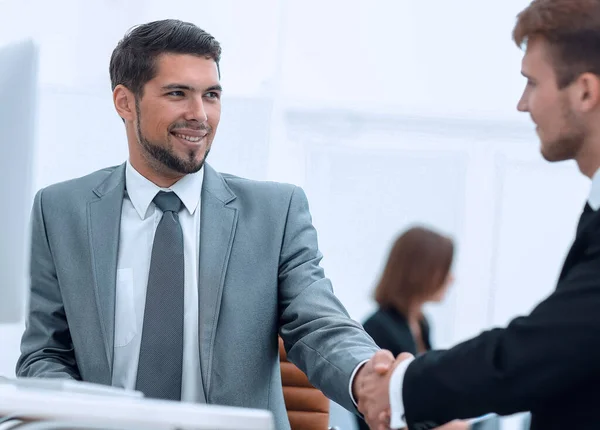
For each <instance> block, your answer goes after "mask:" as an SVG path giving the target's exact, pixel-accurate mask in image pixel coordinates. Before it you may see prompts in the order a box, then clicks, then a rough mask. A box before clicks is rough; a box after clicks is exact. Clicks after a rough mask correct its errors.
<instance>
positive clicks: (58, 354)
mask: <svg viewBox="0 0 600 430" xmlns="http://www.w3.org/2000/svg"><path fill="white" fill-rule="evenodd" d="M29 271H30V284H31V285H30V287H31V292H30V299H29V315H28V318H27V321H26V327H25V333H24V334H23V338H22V340H21V356H20V358H19V360H18V362H17V368H16V373H17V376H24V377H43V378H68V379H81V378H80V376H79V372H78V370H77V364H76V362H75V354H74V350H73V343H72V341H71V335H70V332H69V325H68V323H67V318H66V315H65V310H64V307H63V303H62V296H61V292H60V286H59V282H58V279H57V276H56V269H55V266H54V261H53V258H52V252H51V250H50V245H49V243H48V237H47V234H46V226H45V221H44V211H43V190H41V191H39V192H38V193H37V195H36V196H35V200H34V204H33V210H32V214H31V254H30V268H29Z"/></svg>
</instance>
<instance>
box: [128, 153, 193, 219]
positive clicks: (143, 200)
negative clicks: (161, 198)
mask: <svg viewBox="0 0 600 430" xmlns="http://www.w3.org/2000/svg"><path fill="white" fill-rule="evenodd" d="M203 182H204V168H202V169H200V171H198V172H196V173H190V174H188V175H185V176H184V177H183V178H181V179H180V180H179V181H177V182H175V183H174V184H173V185H171V187H169V188H162V187H159V186H158V185H156V184H155V183H153V182H152V181H149V180H148V179H146V178H145V177H144V176H142V175H141V174H140V173H139V172H138V171H137V170H135V168H134V167H133V166H132V165H131V163H130V162H129V160H128V161H127V164H126V166H125V186H126V189H127V195H128V196H129V199H130V200H131V203H132V204H133V207H134V208H135V210H136V212H137V213H138V215H139V216H140V218H142V219H145V218H146V217H147V216H148V209H149V207H150V203H152V200H154V197H155V196H156V195H157V194H158V192H159V191H173V192H174V193H175V194H177V197H179V198H180V199H181V201H182V202H183V205H184V206H185V208H186V209H187V211H188V212H189V213H190V215H193V214H194V213H195V212H196V209H197V208H198V205H199V203H200V194H201V193H202V183H203Z"/></svg>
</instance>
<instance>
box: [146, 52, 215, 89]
mask: <svg viewBox="0 0 600 430" xmlns="http://www.w3.org/2000/svg"><path fill="white" fill-rule="evenodd" d="M153 81H154V82H156V83H158V84H160V85H163V84H167V83H173V82H174V81H177V83H180V84H189V85H191V86H204V85H209V86H210V85H216V84H218V83H219V72H218V69H217V63H216V62H215V60H213V59H212V58H206V57H201V56H197V55H189V54H161V55H160V56H158V58H157V59H156V76H155V77H154V79H152V80H151V81H150V82H153Z"/></svg>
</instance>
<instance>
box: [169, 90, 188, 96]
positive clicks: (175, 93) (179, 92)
mask: <svg viewBox="0 0 600 430" xmlns="http://www.w3.org/2000/svg"><path fill="white" fill-rule="evenodd" d="M167 95H168V96H173V97H183V96H184V95H185V93H184V92H183V91H180V90H177V91H171V92H169V93H167Z"/></svg>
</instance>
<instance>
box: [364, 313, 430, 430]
mask: <svg viewBox="0 0 600 430" xmlns="http://www.w3.org/2000/svg"><path fill="white" fill-rule="evenodd" d="M363 327H364V328H365V331H366V332H367V333H369V335H370V336H371V337H372V338H373V340H374V341H375V343H376V344H377V346H379V347H380V348H382V349H387V350H389V351H390V352H391V353H392V354H394V357H396V356H397V355H398V354H400V353H402V352H410V353H411V354H413V355H417V344H416V342H415V338H414V337H413V335H412V332H411V331H410V327H409V326H408V321H406V318H405V317H404V316H403V315H402V314H400V313H399V312H397V311H395V310H393V309H383V308H379V309H378V310H377V311H376V312H375V313H374V314H373V315H371V316H370V317H369V318H368V319H367V320H366V321H365V323H364V324H363ZM421 333H422V336H423V342H424V343H425V348H426V349H427V350H428V351H429V350H430V349H431V343H430V339H429V323H428V322H427V320H426V319H423V320H422V321H421ZM356 420H357V423H358V428H359V429H360V430H369V426H368V425H367V423H366V422H365V421H364V420H363V419H362V418H361V417H358V416H357V417H356Z"/></svg>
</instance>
